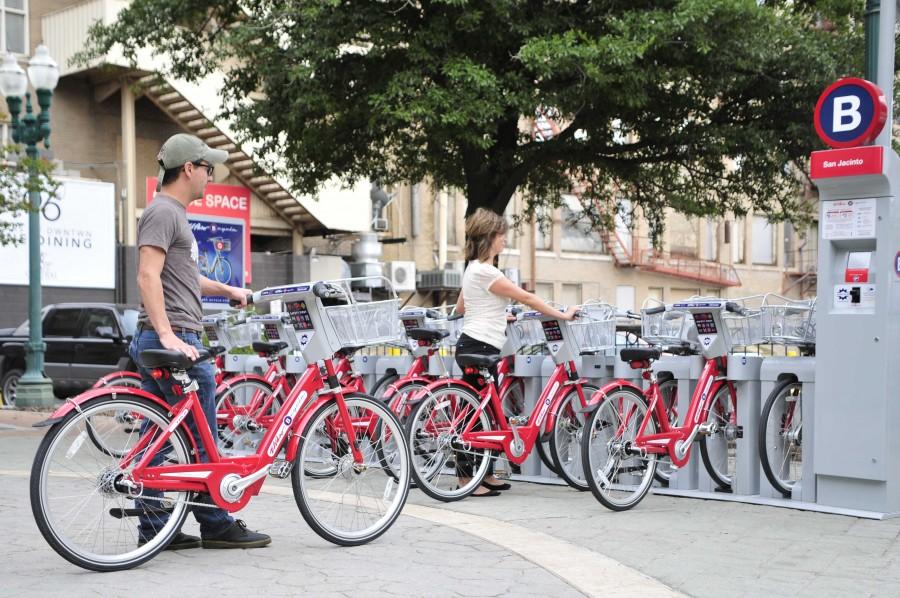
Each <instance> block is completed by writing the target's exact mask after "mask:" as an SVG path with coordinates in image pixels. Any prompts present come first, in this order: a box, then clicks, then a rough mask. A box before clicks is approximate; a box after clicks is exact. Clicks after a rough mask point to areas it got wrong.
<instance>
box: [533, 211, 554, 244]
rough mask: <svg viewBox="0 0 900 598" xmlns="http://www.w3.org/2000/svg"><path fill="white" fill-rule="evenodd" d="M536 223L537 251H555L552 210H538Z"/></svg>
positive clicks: (535, 239)
mask: <svg viewBox="0 0 900 598" xmlns="http://www.w3.org/2000/svg"><path fill="white" fill-rule="evenodd" d="M534 220H535V222H534V246H535V247H536V248H537V249H547V250H551V249H553V215H552V213H551V212H550V210H547V209H544V208H538V209H537V214H536V217H535V219H534Z"/></svg>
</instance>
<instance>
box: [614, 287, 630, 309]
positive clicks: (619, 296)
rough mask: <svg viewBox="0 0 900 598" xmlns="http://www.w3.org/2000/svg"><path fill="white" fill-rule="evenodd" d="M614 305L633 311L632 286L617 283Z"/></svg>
mask: <svg viewBox="0 0 900 598" xmlns="http://www.w3.org/2000/svg"><path fill="white" fill-rule="evenodd" d="M616 307H618V308H619V309H627V310H629V311H634V287H633V286H630V285H619V286H617V287H616Z"/></svg>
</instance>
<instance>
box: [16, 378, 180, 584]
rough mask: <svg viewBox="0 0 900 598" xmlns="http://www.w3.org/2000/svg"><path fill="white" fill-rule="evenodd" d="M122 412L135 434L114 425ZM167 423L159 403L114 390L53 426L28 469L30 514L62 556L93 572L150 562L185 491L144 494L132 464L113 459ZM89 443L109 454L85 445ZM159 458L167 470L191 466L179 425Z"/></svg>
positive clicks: (172, 529)
mask: <svg viewBox="0 0 900 598" xmlns="http://www.w3.org/2000/svg"><path fill="white" fill-rule="evenodd" d="M121 413H129V414H134V415H135V417H138V418H139V419H140V421H141V424H140V426H139V428H140V430H138V429H137V427H135V428H133V429H131V430H130V431H128V432H126V431H125V429H124V428H123V426H122V425H121V423H120V422H119V421H118V420H119V414H121ZM169 422H170V418H169V415H168V414H167V413H166V411H165V410H164V409H163V408H161V407H160V406H159V405H157V404H156V403H154V402H152V401H150V400H148V399H145V398H143V397H137V396H129V395H127V394H125V393H116V394H115V395H109V396H104V397H100V398H98V399H95V400H92V401H89V402H86V403H84V404H82V405H81V406H80V408H79V410H75V411H72V412H70V413H69V414H68V415H67V416H66V417H65V418H64V419H63V420H62V421H61V422H59V423H57V424H55V425H54V426H53V427H52V428H50V430H49V432H47V435H46V436H45V437H44V440H43V441H42V442H41V445H40V447H39V448H38V452H37V455H36V456H35V459H34V465H33V466H32V469H31V510H32V513H33V514H34V518H35V521H36V522H37V526H38V529H40V531H41V534H42V535H43V536H44V539H45V540H47V542H48V543H49V544H50V546H51V547H52V548H53V549H54V550H55V551H56V552H57V553H59V554H60V556H62V557H63V558H65V559H66V560H68V561H69V562H71V563H74V564H76V565H78V566H79V567H83V568H85V569H91V570H93V571H120V570H122V569H130V568H132V567H136V566H138V565H140V564H141V563H144V562H146V561H148V560H149V559H151V558H153V557H154V556H155V555H156V554H157V553H159V551H161V550H163V549H164V548H165V547H166V545H167V544H168V543H169V541H170V540H171V539H172V537H173V536H174V535H175V534H176V533H177V532H178V530H179V529H181V525H182V524H183V523H184V519H185V517H186V516H187V513H188V510H189V509H188V504H187V501H188V495H189V493H186V492H154V491H149V490H144V488H143V486H142V485H141V483H140V480H135V479H133V477H132V472H131V469H132V468H133V466H134V460H131V461H130V462H129V463H127V464H123V460H122V459H120V458H118V457H115V456H113V454H111V453H115V454H121V455H125V454H128V453H129V452H131V450H132V449H133V448H135V447H136V446H137V444H138V442H147V444H149V442H152V441H153V440H154V439H156V438H159V437H160V436H161V435H163V434H164V430H165V429H166V428H167V427H168V425H169ZM88 438H97V439H100V443H99V444H100V446H103V447H109V448H111V449H112V450H103V449H100V448H99V446H98V443H96V442H85V440H87V439H88ZM148 441H149V442H148ZM157 457H158V461H159V463H165V464H167V465H168V464H172V465H179V464H187V463H190V462H191V459H190V450H189V446H188V441H187V438H186V436H185V434H184V431H183V430H182V429H181V428H178V429H176V430H175V431H174V432H173V433H172V434H171V435H170V436H169V437H168V439H167V440H166V442H165V443H164V444H163V446H162V447H161V449H160V451H159V453H157ZM154 462H156V461H154Z"/></svg>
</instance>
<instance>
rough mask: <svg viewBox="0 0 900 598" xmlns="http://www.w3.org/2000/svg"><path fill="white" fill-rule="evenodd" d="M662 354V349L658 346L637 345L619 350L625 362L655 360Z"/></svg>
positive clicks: (620, 356)
mask: <svg viewBox="0 0 900 598" xmlns="http://www.w3.org/2000/svg"><path fill="white" fill-rule="evenodd" d="M660 355H662V349H658V348H656V347H635V348H631V349H622V350H621V351H620V352H619V358H620V359H621V360H622V361H624V362H625V363H632V362H635V361H653V360H654V359H659V356H660Z"/></svg>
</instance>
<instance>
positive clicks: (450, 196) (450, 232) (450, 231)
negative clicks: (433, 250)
mask: <svg viewBox="0 0 900 598" xmlns="http://www.w3.org/2000/svg"><path fill="white" fill-rule="evenodd" d="M441 196H443V197H446V198H447V245H458V240H457V235H456V229H457V224H458V223H457V222H456V215H457V214H458V213H459V211H458V210H457V204H458V203H459V202H460V201H462V197H463V194H462V193H459V192H458V191H457V190H456V189H449V190H441V191H438V194H437V195H436V196H435V198H434V242H435V243H437V240H438V235H439V234H440V223H441V202H440V198H441Z"/></svg>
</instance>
